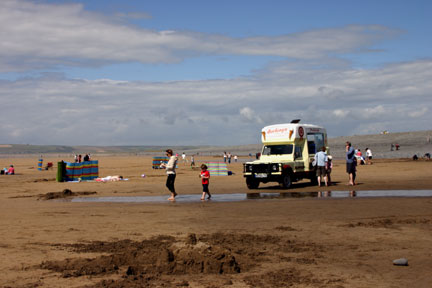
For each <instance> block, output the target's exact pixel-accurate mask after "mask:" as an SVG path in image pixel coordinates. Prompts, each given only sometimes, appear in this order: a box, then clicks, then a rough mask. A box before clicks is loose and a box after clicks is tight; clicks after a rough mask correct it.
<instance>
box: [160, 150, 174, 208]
mask: <svg viewBox="0 0 432 288" xmlns="http://www.w3.org/2000/svg"><path fill="white" fill-rule="evenodd" d="M165 152H166V155H167V156H168V157H169V160H168V163H166V164H165V163H161V167H162V168H165V169H166V174H167V181H166V187H167V188H168V190H169V191H170V192H171V197H169V198H168V200H170V201H173V200H175V197H176V196H177V193H176V192H175V188H174V182H175V178H176V172H175V168H176V165H177V157H176V156H174V155H173V151H172V150H171V149H168V150H166V151H165Z"/></svg>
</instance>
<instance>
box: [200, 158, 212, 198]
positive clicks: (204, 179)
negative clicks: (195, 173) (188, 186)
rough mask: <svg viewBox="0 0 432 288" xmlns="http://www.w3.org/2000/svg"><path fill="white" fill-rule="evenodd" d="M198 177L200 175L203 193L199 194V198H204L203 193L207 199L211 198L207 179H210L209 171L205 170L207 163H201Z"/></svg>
mask: <svg viewBox="0 0 432 288" xmlns="http://www.w3.org/2000/svg"><path fill="white" fill-rule="evenodd" d="M200 177H201V181H202V182H201V183H202V187H203V193H202V196H201V200H205V195H206V193H207V195H208V197H207V199H210V198H211V194H210V191H209V188H208V187H209V182H210V181H209V179H210V172H209V171H208V170H207V165H205V164H202V165H201V173H200Z"/></svg>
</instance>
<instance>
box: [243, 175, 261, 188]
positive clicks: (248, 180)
mask: <svg viewBox="0 0 432 288" xmlns="http://www.w3.org/2000/svg"><path fill="white" fill-rule="evenodd" d="M259 183H260V182H259V181H258V180H256V179H255V178H253V177H247V178H246V185H247V187H248V188H249V189H257V188H258V186H259Z"/></svg>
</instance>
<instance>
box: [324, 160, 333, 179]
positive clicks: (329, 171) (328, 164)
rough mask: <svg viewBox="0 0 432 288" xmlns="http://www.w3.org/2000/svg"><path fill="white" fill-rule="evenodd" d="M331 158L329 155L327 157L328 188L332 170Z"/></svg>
mask: <svg viewBox="0 0 432 288" xmlns="http://www.w3.org/2000/svg"><path fill="white" fill-rule="evenodd" d="M332 160H333V157H332V156H331V155H328V156H327V165H326V174H327V184H328V186H330V185H331V184H332V182H331V172H332V169H333V161H332Z"/></svg>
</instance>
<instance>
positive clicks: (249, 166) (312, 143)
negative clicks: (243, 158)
mask: <svg viewBox="0 0 432 288" xmlns="http://www.w3.org/2000/svg"><path fill="white" fill-rule="evenodd" d="M261 141H262V143H263V147H262V150H261V156H260V158H259V160H256V161H253V162H246V163H244V164H243V176H244V177H245V178H246V185H247V187H248V188H249V189H256V188H258V186H259V184H260V183H267V182H278V183H279V184H280V186H281V187H283V188H290V187H291V185H292V183H293V182H297V181H300V180H302V179H310V180H311V181H312V183H315V184H316V182H317V178H316V176H315V171H314V168H313V166H312V162H313V160H314V156H315V153H316V152H318V150H319V149H321V148H322V147H326V150H327V153H328V152H329V148H328V145H327V133H326V130H325V128H323V127H320V126H317V125H312V124H301V123H300V120H293V121H291V123H286V124H277V125H271V126H266V127H264V128H263V129H262V130H261Z"/></svg>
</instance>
